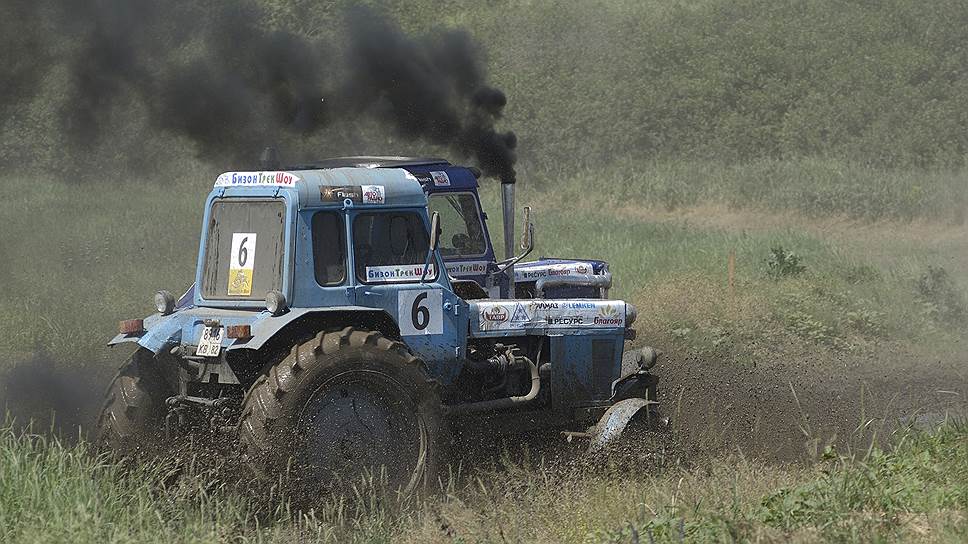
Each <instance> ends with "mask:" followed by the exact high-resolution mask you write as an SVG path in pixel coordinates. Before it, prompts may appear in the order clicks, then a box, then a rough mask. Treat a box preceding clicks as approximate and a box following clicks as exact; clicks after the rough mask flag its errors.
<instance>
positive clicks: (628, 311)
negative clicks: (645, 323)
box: [625, 302, 639, 327]
mask: <svg viewBox="0 0 968 544" xmlns="http://www.w3.org/2000/svg"><path fill="white" fill-rule="evenodd" d="M637 317H639V311H638V310H636V309H635V306H634V305H632V304H630V303H628V302H626V303H625V326H626V327H631V326H632V323H635V318H637Z"/></svg>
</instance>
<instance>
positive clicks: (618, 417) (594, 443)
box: [585, 398, 658, 453]
mask: <svg viewBox="0 0 968 544" xmlns="http://www.w3.org/2000/svg"><path fill="white" fill-rule="evenodd" d="M655 404H658V403H657V402H655V401H652V400H646V399H642V398H632V399H625V400H623V401H619V402H616V403H615V404H613V405H612V407H611V408H609V409H608V410H607V411H606V412H605V414H604V415H603V416H602V418H601V419H600V420H598V423H596V424H595V425H592V426H591V427H589V428H588V430H587V431H585V432H587V433H588V434H589V435H591V444H589V445H588V451H589V453H593V452H596V451H601V450H602V449H603V448H604V447H605V446H607V445H608V444H610V443H613V442H615V441H616V440H618V438H619V437H620V436H622V431H624V430H625V427H626V426H628V424H629V422H630V421H632V418H634V417H635V415H636V414H637V413H639V411H641V410H642V409H643V408H647V407H648V406H650V405H655Z"/></svg>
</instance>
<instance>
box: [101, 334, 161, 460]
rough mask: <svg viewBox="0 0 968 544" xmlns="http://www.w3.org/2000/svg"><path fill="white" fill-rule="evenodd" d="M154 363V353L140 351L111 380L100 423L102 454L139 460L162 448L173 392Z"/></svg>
mask: <svg viewBox="0 0 968 544" xmlns="http://www.w3.org/2000/svg"><path fill="white" fill-rule="evenodd" d="M153 361H154V354H152V353H151V352H150V351H148V350H146V349H144V348H139V349H138V351H136V352H134V354H132V355H131V357H130V358H129V359H128V360H127V361H126V362H125V363H124V365H123V366H122V367H121V369H120V370H118V373H117V375H115V376H114V379H113V380H111V384H110V385H109V386H108V388H107V391H106V392H105V394H104V405H103V406H102V407H101V413H100V415H99V416H98V420H97V434H96V436H95V445H96V446H97V449H98V451H109V452H112V453H113V454H115V455H117V456H119V457H137V456H141V455H145V454H154V453H155V452H156V451H157V448H158V447H159V446H160V445H161V438H162V436H163V434H164V433H163V428H164V419H165V413H166V409H165V399H167V398H168V396H170V395H171V392H170V390H169V387H168V385H167V383H165V381H164V379H162V377H161V376H160V375H159V374H158V371H157V369H156V368H154V367H153V366H152V363H153Z"/></svg>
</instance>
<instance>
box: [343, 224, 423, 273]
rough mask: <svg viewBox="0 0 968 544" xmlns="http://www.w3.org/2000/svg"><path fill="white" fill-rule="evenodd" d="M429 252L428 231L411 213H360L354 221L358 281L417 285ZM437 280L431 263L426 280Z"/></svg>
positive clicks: (354, 247)
mask: <svg viewBox="0 0 968 544" xmlns="http://www.w3.org/2000/svg"><path fill="white" fill-rule="evenodd" d="M429 248H430V239H429V237H428V235H427V227H426V226H425V225H424V222H423V219H422V218H421V217H420V215H418V214H416V213H414V212H379V213H361V214H359V215H357V216H356V219H354V220H353V254H354V255H355V257H356V277H357V278H359V279H360V281H364V282H366V283H397V282H408V281H420V277H421V276H422V275H423V268H424V263H425V262H426V260H427V252H428V251H429ZM436 277H437V272H436V270H435V267H434V265H433V263H431V264H430V266H429V267H428V269H427V275H426V278H425V279H431V280H433V279H436Z"/></svg>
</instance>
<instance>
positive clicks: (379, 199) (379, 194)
mask: <svg viewBox="0 0 968 544" xmlns="http://www.w3.org/2000/svg"><path fill="white" fill-rule="evenodd" d="M362 189H363V203H364V204H384V203H385V202H386V201H387V196H386V190H385V189H384V188H383V186H382V185H363V186H362Z"/></svg>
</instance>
